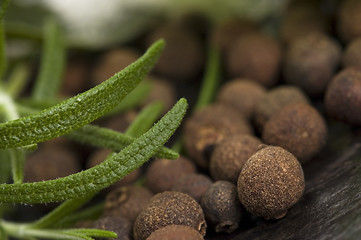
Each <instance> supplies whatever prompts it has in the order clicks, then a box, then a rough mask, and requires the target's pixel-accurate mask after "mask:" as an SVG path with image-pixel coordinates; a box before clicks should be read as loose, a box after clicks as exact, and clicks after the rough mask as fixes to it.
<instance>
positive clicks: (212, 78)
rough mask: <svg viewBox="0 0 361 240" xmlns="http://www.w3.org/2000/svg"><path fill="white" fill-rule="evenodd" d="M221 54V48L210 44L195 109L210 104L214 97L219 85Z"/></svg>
mask: <svg viewBox="0 0 361 240" xmlns="http://www.w3.org/2000/svg"><path fill="white" fill-rule="evenodd" d="M220 62H221V56H220V52H219V50H218V49H217V48H216V47H214V46H212V45H210V46H209V48H208V57H207V66H206V70H205V75H204V78H203V81H202V86H201V91H200V93H199V96H198V100H197V103H196V105H195V106H194V110H197V109H200V108H203V107H205V106H206V105H208V104H209V103H210V102H211V101H212V100H213V98H214V94H215V92H216V90H217V87H218V85H219V76H220Z"/></svg>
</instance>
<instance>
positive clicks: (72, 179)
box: [0, 99, 187, 203]
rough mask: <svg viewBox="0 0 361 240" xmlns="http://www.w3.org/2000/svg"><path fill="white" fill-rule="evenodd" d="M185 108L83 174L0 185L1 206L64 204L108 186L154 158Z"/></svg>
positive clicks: (182, 104)
mask: <svg viewBox="0 0 361 240" xmlns="http://www.w3.org/2000/svg"><path fill="white" fill-rule="evenodd" d="M186 108H187V102H186V100H185V99H181V100H179V101H178V103H177V104H176V105H175V106H174V107H173V108H172V109H171V110H170V111H169V112H168V113H167V114H166V115H165V116H164V117H163V118H162V119H161V120H160V121H159V122H158V123H157V124H155V125H154V126H153V127H152V128H151V129H150V130H148V131H147V132H146V133H145V134H143V135H142V136H140V137H139V138H137V139H136V140H135V141H134V142H133V143H132V144H130V145H129V146H128V147H126V148H124V149H123V150H122V151H120V152H119V153H118V154H111V155H110V157H108V158H107V159H106V160H105V161H104V162H103V163H101V164H99V165H97V166H95V167H93V168H90V169H88V170H86V171H82V172H79V173H76V174H73V175H70V176H68V177H64V178H58V179H55V180H49V181H44V182H36V183H22V184H0V203H47V202H57V201H64V200H67V199H72V198H78V197H82V196H85V195H87V194H89V193H94V192H97V191H99V190H101V189H103V188H105V187H108V186H110V185H111V184H113V183H114V182H116V181H117V180H119V179H120V178H122V177H124V176H126V175H127V174H129V173H130V172H131V171H134V170H135V169H136V168H138V167H140V166H141V165H142V164H143V163H144V162H146V161H147V160H148V159H149V158H150V157H151V156H153V155H154V154H155V152H156V151H157V150H158V148H159V147H161V146H162V145H163V144H164V143H165V142H166V141H167V140H168V139H169V137H170V136H171V135H172V134H173V132H174V131H175V129H176V128H177V127H178V126H179V124H180V122H181V120H182V118H183V116H184V114H185V112H186Z"/></svg>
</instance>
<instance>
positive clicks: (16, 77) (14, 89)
mask: <svg viewBox="0 0 361 240" xmlns="http://www.w3.org/2000/svg"><path fill="white" fill-rule="evenodd" d="M29 72H30V70H29V67H28V66H27V65H26V64H24V63H19V64H17V65H16V66H15V67H14V70H12V71H11V74H10V77H9V80H8V81H7V83H6V86H5V91H6V93H7V94H9V95H10V96H11V97H12V98H16V97H18V96H19V94H20V93H21V91H22V90H23V89H24V87H25V86H26V80H27V78H28V76H29Z"/></svg>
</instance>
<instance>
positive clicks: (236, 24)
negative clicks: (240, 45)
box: [210, 18, 258, 53]
mask: <svg viewBox="0 0 361 240" xmlns="http://www.w3.org/2000/svg"><path fill="white" fill-rule="evenodd" d="M257 29H258V26H257V24H256V23H255V22H252V21H250V20H248V19H239V18H233V19H230V20H227V21H223V22H221V23H219V24H218V25H216V26H215V27H214V28H213V30H212V32H211V37H210V38H211V40H210V41H211V42H212V43H213V44H214V46H217V47H218V48H219V49H220V50H221V51H222V52H223V53H226V52H228V49H229V48H230V47H231V46H233V44H234V42H235V41H236V40H237V39H238V38H239V37H241V36H242V35H244V34H247V33H249V32H253V31H256V30H257Z"/></svg>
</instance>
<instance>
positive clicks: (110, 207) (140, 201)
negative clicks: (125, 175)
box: [104, 185, 153, 223]
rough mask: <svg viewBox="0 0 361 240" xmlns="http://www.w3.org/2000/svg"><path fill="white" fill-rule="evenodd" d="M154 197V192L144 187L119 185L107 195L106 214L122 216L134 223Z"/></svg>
mask: <svg viewBox="0 0 361 240" xmlns="http://www.w3.org/2000/svg"><path fill="white" fill-rule="evenodd" d="M152 197H153V193H151V192H150V191H149V190H148V189H147V188H144V187H139V186H133V185H128V186H123V187H118V188H116V189H114V190H113V191H111V192H109V193H108V194H107V195H106V198H105V207H104V215H105V216H122V217H124V218H126V219H128V220H129V221H130V222H131V223H133V222H134V221H135V219H136V218H137V216H138V214H139V213H140V212H141V210H142V209H143V208H144V207H145V206H146V205H147V204H148V203H149V201H150V199H151V198H152Z"/></svg>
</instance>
